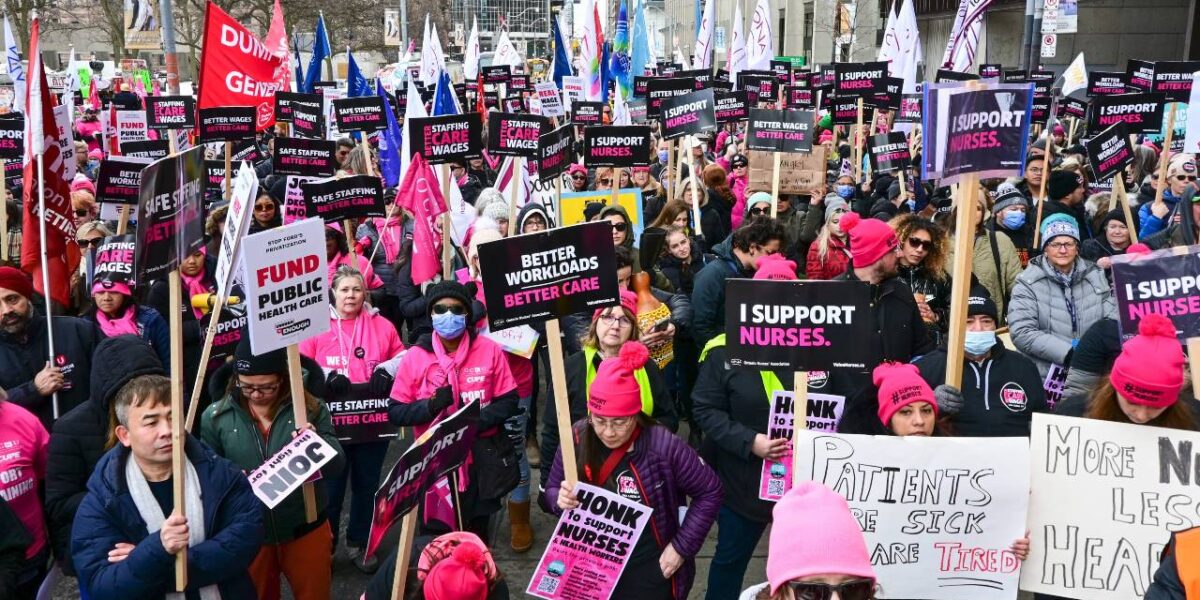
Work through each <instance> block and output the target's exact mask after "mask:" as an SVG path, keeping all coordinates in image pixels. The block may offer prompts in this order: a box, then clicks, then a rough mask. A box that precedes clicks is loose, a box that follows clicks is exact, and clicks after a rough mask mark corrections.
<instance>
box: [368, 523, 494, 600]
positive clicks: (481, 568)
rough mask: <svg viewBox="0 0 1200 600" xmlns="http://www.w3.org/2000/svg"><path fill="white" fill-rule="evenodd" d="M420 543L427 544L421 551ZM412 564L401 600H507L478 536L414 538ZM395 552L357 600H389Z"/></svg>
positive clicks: (462, 533)
mask: <svg viewBox="0 0 1200 600" xmlns="http://www.w3.org/2000/svg"><path fill="white" fill-rule="evenodd" d="M422 539H424V540H426V541H428V542H429V543H428V544H426V545H425V546H424V548H421V544H422V541H421V540H422ZM417 550H419V551H420V555H419V556H418V557H417V560H416V561H410V562H409V564H408V584H407V586H406V588H405V590H403V592H402V593H403V595H402V597H403V598H409V599H410V600H508V598H509V593H508V584H507V582H506V581H505V577H504V573H502V572H501V571H500V568H499V567H497V566H496V561H495V560H494V559H493V558H492V551H491V550H490V549H488V547H487V545H485V544H484V543H483V540H480V539H479V536H477V535H475V534H473V533H470V532H467V531H453V532H450V533H447V534H443V535H440V536H438V537H436V538H434V539H432V540H429V538H418V540H417V541H416V543H415V544H414V550H413V551H414V553H415V552H417ZM396 554H397V553H396V552H395V551H392V553H391V554H390V555H389V556H388V557H387V559H385V560H384V561H383V562H382V565H381V568H380V570H379V572H378V573H377V574H376V575H375V577H373V578H371V582H370V583H368V584H367V589H366V591H365V592H364V593H363V595H362V598H361V600H392V584H393V582H394V578H395V577H394V576H395V572H396Z"/></svg>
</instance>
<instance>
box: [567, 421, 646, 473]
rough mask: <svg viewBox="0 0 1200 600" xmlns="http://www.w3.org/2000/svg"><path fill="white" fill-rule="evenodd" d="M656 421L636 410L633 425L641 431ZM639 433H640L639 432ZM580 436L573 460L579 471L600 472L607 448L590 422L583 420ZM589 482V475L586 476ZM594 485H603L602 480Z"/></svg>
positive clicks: (644, 430) (607, 451)
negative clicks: (578, 450)
mask: <svg viewBox="0 0 1200 600" xmlns="http://www.w3.org/2000/svg"><path fill="white" fill-rule="evenodd" d="M657 424H658V422H657V421H655V420H654V417H651V416H650V415H647V414H646V413H644V412H641V411H638V413H637V415H636V420H635V422H634V425H635V426H636V427H638V428H639V429H641V430H642V432H643V433H645V432H646V430H648V429H650V428H651V427H654V426H655V425H657ZM639 435H640V434H639ZM580 437H581V438H582V439H581V440H580V441H579V442H580V443H579V445H580V452H579V456H576V457H575V462H576V464H577V465H578V467H579V472H580V473H596V474H599V473H600V468H601V466H602V465H603V463H604V459H605V457H607V456H608V453H609V449H608V447H607V446H605V445H604V442H602V441H600V436H598V435H596V430H595V429H593V428H592V424H591V422H588V421H586V420H585V421H584V425H583V431H582V432H581V433H580ZM587 479H588V480H589V481H588V482H590V479H591V477H587ZM596 485H604V482H603V481H598V482H596Z"/></svg>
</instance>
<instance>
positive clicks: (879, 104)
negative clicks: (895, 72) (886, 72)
mask: <svg viewBox="0 0 1200 600" xmlns="http://www.w3.org/2000/svg"><path fill="white" fill-rule="evenodd" d="M878 87H882V88H883V90H884V91H882V92H880V93H877V94H875V95H873V96H870V97H868V98H865V99H864V103H865V104H867V105H868V106H873V107H875V108H879V109H882V110H899V108H900V102H901V100H902V99H903V97H904V95H903V94H902V93H901V90H902V89H903V88H904V80H903V79H900V78H899V77H884V78H883V79H881V80H880V82H879V85H878Z"/></svg>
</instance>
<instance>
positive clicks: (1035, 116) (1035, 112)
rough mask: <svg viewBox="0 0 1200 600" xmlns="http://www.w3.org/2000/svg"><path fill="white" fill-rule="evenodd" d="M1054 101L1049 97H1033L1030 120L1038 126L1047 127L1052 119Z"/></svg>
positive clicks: (1035, 95)
mask: <svg viewBox="0 0 1200 600" xmlns="http://www.w3.org/2000/svg"><path fill="white" fill-rule="evenodd" d="M1053 101H1054V99H1053V98H1051V97H1049V96H1039V95H1037V94H1034V95H1033V104H1031V105H1030V109H1029V115H1030V120H1031V121H1033V122H1034V123H1037V124H1038V125H1045V124H1046V123H1047V120H1048V119H1049V118H1050V107H1051V105H1052V104H1053Z"/></svg>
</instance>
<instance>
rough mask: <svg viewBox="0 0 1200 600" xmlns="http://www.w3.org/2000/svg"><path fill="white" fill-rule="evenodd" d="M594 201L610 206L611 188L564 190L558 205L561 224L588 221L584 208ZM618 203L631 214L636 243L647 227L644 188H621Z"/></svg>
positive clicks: (618, 193)
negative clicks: (644, 209) (644, 210)
mask: <svg viewBox="0 0 1200 600" xmlns="http://www.w3.org/2000/svg"><path fill="white" fill-rule="evenodd" d="M593 202H596V203H600V204H603V205H605V206H609V205H611V204H612V192H611V191H609V190H589V191H586V192H563V194H562V199H561V200H560V201H559V205H558V213H559V214H558V215H557V216H558V217H559V222H560V224H561V225H575V224H577V223H585V222H587V217H586V216H584V214H583V210H584V209H585V208H587V205H588V204H591V203H593ZM617 204H618V205H620V206H621V208H624V209H625V213H626V214H628V215H629V220H630V221H631V223H630V225H631V226H632V228H633V239H634V243H635V244H636V243H637V241H638V240H639V239H640V238H641V236H642V230H644V229H645V227H646V219H645V216H644V215H643V206H642V190H640V189H638V188H621V189H620V190H618V191H617Z"/></svg>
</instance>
